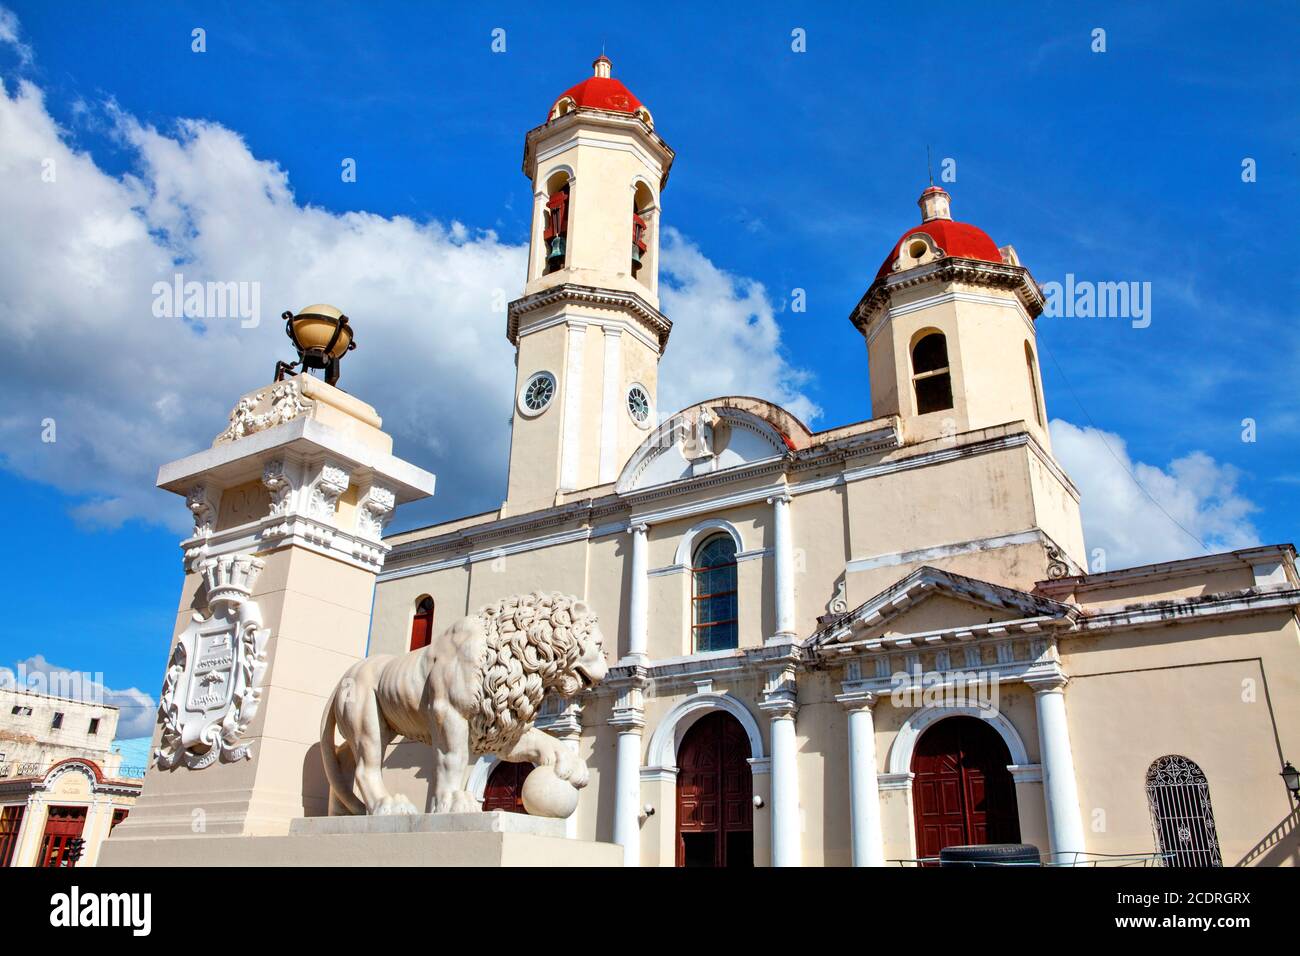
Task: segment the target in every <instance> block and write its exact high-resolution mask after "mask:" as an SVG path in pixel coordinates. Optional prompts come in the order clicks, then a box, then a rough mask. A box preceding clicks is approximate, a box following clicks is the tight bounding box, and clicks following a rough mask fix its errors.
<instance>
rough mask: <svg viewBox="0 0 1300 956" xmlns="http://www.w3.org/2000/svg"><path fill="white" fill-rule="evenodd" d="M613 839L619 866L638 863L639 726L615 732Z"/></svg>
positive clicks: (639, 853) (639, 843)
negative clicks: (618, 850) (620, 855)
mask: <svg viewBox="0 0 1300 956" xmlns="http://www.w3.org/2000/svg"><path fill="white" fill-rule="evenodd" d="M614 787H615V793H614V842H615V843H617V844H618V845H619V846H621V847H622V848H623V865H624V866H640V865H641V821H640V819H639V817H640V810H641V728H640V727H635V728H633V727H624V728H622V729H620V730H619V732H618V749H617V751H616V754H615V770H614Z"/></svg>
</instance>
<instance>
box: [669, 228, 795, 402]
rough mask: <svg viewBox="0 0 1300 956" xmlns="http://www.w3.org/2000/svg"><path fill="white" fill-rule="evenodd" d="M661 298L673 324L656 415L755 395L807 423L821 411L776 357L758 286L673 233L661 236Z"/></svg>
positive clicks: (775, 336)
mask: <svg viewBox="0 0 1300 956" xmlns="http://www.w3.org/2000/svg"><path fill="white" fill-rule="evenodd" d="M663 259H664V271H665V272H666V273H667V275H666V276H664V277H663V280H662V281H661V282H660V283H659V297H660V299H661V305H662V306H663V309H664V313H665V314H666V315H668V316H669V318H671V319H672V321H673V333H672V337H671V338H670V339H669V341H668V351H667V353H666V354H667V356H668V358H666V359H665V360H664V363H663V365H662V366H661V368H660V373H659V379H660V384H659V392H660V407H661V410H663V411H666V412H668V413H670V414H671V413H672V412H673V411H676V410H677V409H680V408H685V407H686V406H687V405H690V404H693V403H694V402H698V401H702V400H704V399H706V398H717V397H718V396H722V395H752V396H755V397H758V398H766V399H768V400H769V401H773V402H776V403H777V404H778V405H782V406H784V407H785V408H786V410H787V411H789V412H791V413H792V414H794V415H796V416H797V417H799V418H800V419H802V420H803V421H804V423H805V424H806V423H808V422H810V421H813V420H815V419H816V418H817V417H818V416H819V415H820V414H821V410H820V409H819V408H818V407H817V406H816V405H814V404H813V402H812V401H811V400H810V399H809V398H808V397H807V396H805V395H804V394H803V392H802V391H800V389H801V388H802V386H803V385H804V384H805V383H806V382H807V381H808V378H809V374H808V373H807V372H806V371H804V370H802V369H798V368H795V367H793V366H791V365H790V364H789V363H788V362H787V361H786V360H785V358H784V357H783V356H782V354H781V332H780V328H779V326H778V325H777V322H776V316H775V310H774V308H773V306H772V301H771V299H770V298H769V297H768V294H767V290H766V289H764V288H763V285H762V283H759V282H755V281H754V280H753V279H746V278H743V277H740V276H734V275H732V274H730V273H728V272H725V271H723V270H722V269H719V268H718V267H717V266H716V265H714V264H713V263H712V262H710V261H709V259H708V258H707V257H706V256H705V255H704V254H703V253H702V252H700V250H699V247H697V246H696V245H695V244H694V243H693V242H691V241H690V240H689V239H687V238H685V237H684V236H682V234H681V233H679V232H678V231H677V230H675V229H672V228H669V229H665V230H664V234H663Z"/></svg>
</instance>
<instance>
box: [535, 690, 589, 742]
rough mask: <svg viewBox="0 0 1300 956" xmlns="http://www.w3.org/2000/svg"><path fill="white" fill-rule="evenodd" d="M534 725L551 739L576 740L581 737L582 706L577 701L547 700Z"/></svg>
mask: <svg viewBox="0 0 1300 956" xmlns="http://www.w3.org/2000/svg"><path fill="white" fill-rule="evenodd" d="M552 701H554V702H552ZM535 725H536V726H537V727H538V728H539V729H541V730H544V731H546V732H547V733H548V734H550V735H551V736H552V737H558V738H560V739H561V740H576V739H577V738H579V737H581V736H582V704H581V703H579V702H578V701H577V700H567V701H565V700H558V699H555V698H547V699H546V700H545V701H543V703H542V711H541V713H539V714H538V715H537V720H536V721H535Z"/></svg>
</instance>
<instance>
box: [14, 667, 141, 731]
mask: <svg viewBox="0 0 1300 956" xmlns="http://www.w3.org/2000/svg"><path fill="white" fill-rule="evenodd" d="M103 677H104V675H103V674H89V673H84V672H82V671H77V670H73V669H72V668H70V667H61V666H59V665H58V664H51V663H50V662H49V661H47V660H46V659H45V657H44V656H43V655H41V654H37V655H36V656H34V657H29V658H27V659H26V660H24V661H19V662H18V663H17V664H16V665H15V667H14V669H13V670H10V669H9V668H7V667H0V686H3V687H9V688H19V689H27V690H31V691H34V692H35V693H39V694H50V695H53V696H55V697H67V698H71V699H73V700H84V701H89V702H91V703H95V704H107V705H109V706H112V707H116V708H118V711H119V716H118V721H117V732H116V734H115V735H114V736H115V737H117V738H122V737H148V736H150V735H151V734H152V733H153V727H154V720H155V715H156V714H157V712H158V702H157V701H156V700H154V699H153V698H152V697H151V696H149V695H148V694H146V693H145V692H144V691H142V690H140V689H139V688H137V687H130V688H127V689H126V690H113V689H112V688H111V687H107V686H105V685H104V683H103Z"/></svg>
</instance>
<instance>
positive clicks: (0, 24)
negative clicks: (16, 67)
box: [0, 7, 32, 66]
mask: <svg viewBox="0 0 1300 956" xmlns="http://www.w3.org/2000/svg"><path fill="white" fill-rule="evenodd" d="M20 29H21V28H20V27H19V25H18V17H17V15H16V14H15V13H14V12H13V11H12V10H10V9H8V8H7V7H0V43H6V44H8V45H9V46H11V47H13V48H14V52H15V53H17V54H18V59H19V60H20V61H22V64H23V65H24V66H26V65H28V64H30V63H31V62H32V48H31V47H30V46H28V45H27V44H26V43H23V42H22V41H21V40H19V39H18V34H19V32H20Z"/></svg>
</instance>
